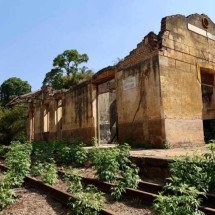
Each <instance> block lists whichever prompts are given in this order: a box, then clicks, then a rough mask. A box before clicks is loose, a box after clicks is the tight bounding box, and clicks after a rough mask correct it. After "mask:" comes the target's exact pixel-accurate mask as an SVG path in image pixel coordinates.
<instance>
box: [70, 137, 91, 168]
mask: <svg viewBox="0 0 215 215" xmlns="http://www.w3.org/2000/svg"><path fill="white" fill-rule="evenodd" d="M83 147H84V143H83V142H82V141H80V140H77V141H76V142H75V143H74V144H72V145H71V151H70V152H71V159H72V161H73V162H74V163H75V164H76V165H78V166H83V165H84V164H85V163H86V161H87V159H88V154H87V151H86V150H85V149H84V148H83Z"/></svg>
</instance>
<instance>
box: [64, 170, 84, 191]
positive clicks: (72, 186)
mask: <svg viewBox="0 0 215 215" xmlns="http://www.w3.org/2000/svg"><path fill="white" fill-rule="evenodd" d="M65 180H66V182H67V183H68V184H69V189H68V191H69V192H71V193H78V192H81V191H82V190H83V186H82V183H81V176H80V175H79V173H78V171H77V170H76V169H70V170H68V171H67V172H66V174H65Z"/></svg>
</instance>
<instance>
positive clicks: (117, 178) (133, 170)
mask: <svg viewBox="0 0 215 215" xmlns="http://www.w3.org/2000/svg"><path fill="white" fill-rule="evenodd" d="M129 156H130V146H129V145H128V144H124V145H120V146H117V147H115V148H111V149H94V151H93V152H92V153H91V158H92V160H93V164H94V166H95V169H96V174H97V175H98V177H99V179H100V180H102V181H107V182H112V183H115V184H116V187H114V188H112V193H111V195H112V196H113V197H114V198H115V199H117V200H118V199H120V198H121V197H122V195H123V193H125V188H126V187H130V188H134V189H135V188H137V186H138V183H139V180H140V178H139V175H138V172H139V169H138V168H137V166H136V165H135V164H133V163H132V162H131V161H130V159H129Z"/></svg>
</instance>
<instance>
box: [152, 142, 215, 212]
mask: <svg viewBox="0 0 215 215" xmlns="http://www.w3.org/2000/svg"><path fill="white" fill-rule="evenodd" d="M209 147H210V149H211V153H207V154H205V155H204V156H194V157H193V158H191V157H186V158H185V159H180V160H176V161H175V162H174V163H172V164H171V166H170V167H171V168H170V172H171V177H170V179H169V182H168V183H167V185H166V186H165V190H166V191H165V193H160V194H159V195H158V196H157V198H156V203H155V204H154V210H155V212H156V213H157V214H159V215H160V214H161V215H164V214H165V215H166V214H168V215H181V214H182V215H186V214H193V215H201V214H204V213H203V212H201V211H199V210H198V206H199V205H200V202H201V200H200V195H204V194H205V193H206V192H207V191H214V189H215V157H214V152H215V144H214V142H213V141H212V142H211V145H209ZM168 193H171V195H169V194H168Z"/></svg>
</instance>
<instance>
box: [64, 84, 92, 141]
mask: <svg viewBox="0 0 215 215" xmlns="http://www.w3.org/2000/svg"><path fill="white" fill-rule="evenodd" d="M93 91H95V89H94V87H93V85H92V84H91V83H83V84H81V85H78V86H77V87H75V88H74V89H72V90H69V91H68V92H67V93H66V95H65V99H64V100H63V119H62V137H63V138H66V139H69V140H74V139H75V138H77V137H80V138H83V139H84V140H85V142H86V143H88V142H89V141H90V140H91V139H92V137H95V136H96V126H95V117H96V116H95V112H93V102H94V100H95V99H96V98H95V92H93Z"/></svg>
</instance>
